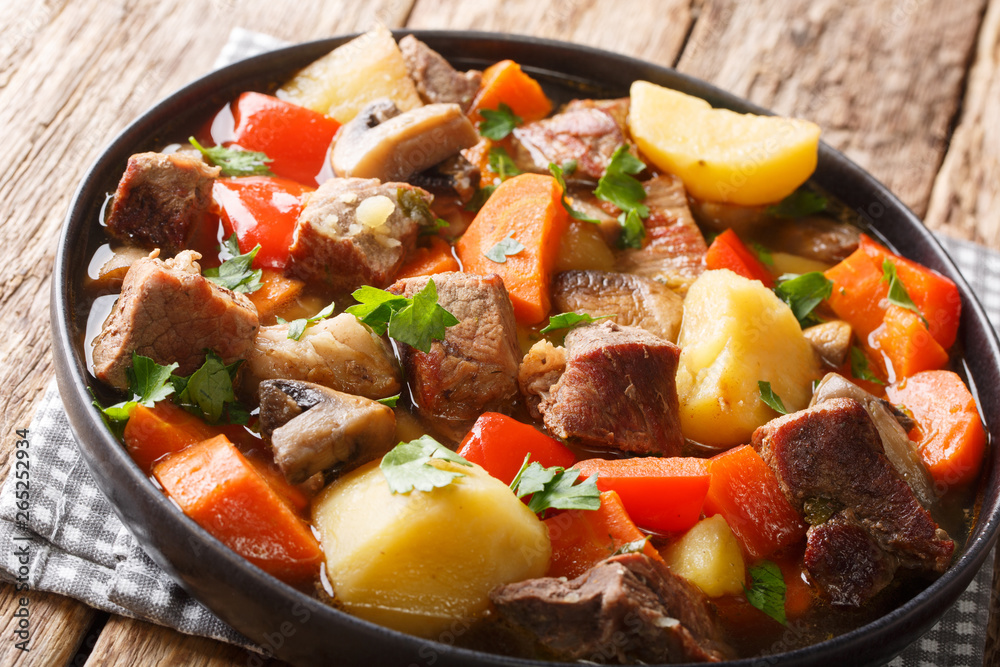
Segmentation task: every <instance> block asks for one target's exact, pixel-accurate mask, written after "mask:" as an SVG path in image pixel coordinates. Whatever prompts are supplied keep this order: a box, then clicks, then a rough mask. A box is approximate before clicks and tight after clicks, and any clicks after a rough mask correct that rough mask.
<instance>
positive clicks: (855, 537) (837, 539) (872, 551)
mask: <svg viewBox="0 0 1000 667" xmlns="http://www.w3.org/2000/svg"><path fill="white" fill-rule="evenodd" d="M805 565H806V569H807V570H808V571H809V574H810V576H811V577H812V578H813V580H815V581H817V582H818V583H819V584H820V585H821V586H822V587H823V590H824V591H826V594H827V596H828V597H829V598H830V604H832V605H833V606H835V607H847V608H858V607H860V606H861V605H863V604H864V603H865V602H866V601H868V600H870V599H871V598H873V597H874V596H875V595H876V594H877V593H878V592H879V591H881V590H882V589H884V588H885V587H886V586H888V585H889V583H890V582H892V578H893V577H894V576H895V574H896V568H897V567H898V565H899V564H898V562H897V560H896V558H895V556H892V555H891V554H889V553H888V552H886V551H885V550H884V549H882V547H881V546H879V544H878V542H877V541H876V540H875V538H874V537H873V536H872V534H871V533H870V532H869V531H868V529H867V528H865V527H864V526H863V525H861V523H860V522H859V521H858V520H857V518H856V517H855V516H854V512H853V511H852V510H850V509H845V510H842V511H840V512H837V513H836V514H834V515H833V516H832V517H831V518H830V519H829V520H828V521H825V522H824V523H822V524H820V525H818V526H814V527H812V528H810V529H809V533H808V541H807V544H806V553H805Z"/></svg>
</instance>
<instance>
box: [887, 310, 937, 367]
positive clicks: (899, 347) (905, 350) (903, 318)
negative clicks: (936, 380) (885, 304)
mask: <svg viewBox="0 0 1000 667" xmlns="http://www.w3.org/2000/svg"><path fill="white" fill-rule="evenodd" d="M871 338H872V339H873V340H874V341H875V343H876V344H877V349H878V351H880V352H881V353H882V355H883V356H884V357H885V359H886V360H887V362H888V363H887V366H888V365H890V364H891V366H892V373H891V374H890V373H887V375H888V376H889V377H890V378H906V377H910V376H911V375H914V374H915V373H919V372H920V371H929V370H935V369H938V368H941V367H942V366H944V365H945V364H947V363H948V353H947V352H946V351H945V350H944V348H943V347H941V345H939V344H938V342H937V341H936V340H934V337H933V336H931V335H930V332H928V331H927V327H926V326H925V325H924V323H923V322H922V321H921V319H920V316H919V315H917V314H916V313H914V312H913V311H910V310H907V309H905V308H900V307H899V306H895V305H894V306H889V308H888V310H886V311H885V320H884V321H883V323H882V326H881V327H879V328H878V329H876V330H875V331H874V332H873V333H872V335H871ZM887 371H888V368H887Z"/></svg>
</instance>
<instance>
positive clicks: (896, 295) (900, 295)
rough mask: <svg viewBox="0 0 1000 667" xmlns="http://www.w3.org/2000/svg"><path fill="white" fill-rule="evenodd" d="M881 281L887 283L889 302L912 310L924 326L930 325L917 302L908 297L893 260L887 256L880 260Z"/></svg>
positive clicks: (908, 294)
mask: <svg viewBox="0 0 1000 667" xmlns="http://www.w3.org/2000/svg"><path fill="white" fill-rule="evenodd" d="M882 282H884V283H889V294H888V296H887V298H888V299H889V303H891V304H893V305H894V306H899V307H900V308H906V309H907V310H910V311H913V312H914V313H916V314H917V315H918V316H919V317H920V320H921V321H922V322H923V323H924V326H925V327H929V326H930V325H929V324H927V319H926V318H925V317H924V314H923V313H921V312H920V309H919V308H917V304H915V303H913V299H911V298H910V293H909V292H907V291H906V286H905V285H903V281H902V280H900V279H899V275H898V274H897V273H896V264H895V262H893V261H892V260H891V259H888V258H886V259H884V260H882Z"/></svg>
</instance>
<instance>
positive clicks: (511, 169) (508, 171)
mask: <svg viewBox="0 0 1000 667" xmlns="http://www.w3.org/2000/svg"><path fill="white" fill-rule="evenodd" d="M489 156H490V157H489V165H490V169H492V170H493V171H494V172H496V174H497V175H498V176H499V177H500V180H501V181H506V180H507V179H508V178H510V177H511V176H517V175H518V174H520V173H521V170H520V169H518V168H517V165H516V164H514V158H512V157H511V156H510V153H508V152H507V151H506V150H504V149H503V148H502V147H501V146H494V147H493V148H491V149H490V153H489Z"/></svg>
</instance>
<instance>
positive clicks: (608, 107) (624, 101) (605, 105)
mask: <svg viewBox="0 0 1000 667" xmlns="http://www.w3.org/2000/svg"><path fill="white" fill-rule="evenodd" d="M630 106H631V100H630V99H629V98H627V97H618V98H615V99H611V100H592V99H583V100H572V101H570V102H569V103H568V104H567V105H566V106H564V107H563V109H562V110H563V111H577V110H579V109H597V110H598V111H603V112H604V113H606V114H608V115H609V116H611V117H612V118H614V120H615V123H617V124H618V129H619V130H621V133H622V136H623V137H626V138H627V137H628V136H629V134H628V112H629V107H630Z"/></svg>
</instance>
